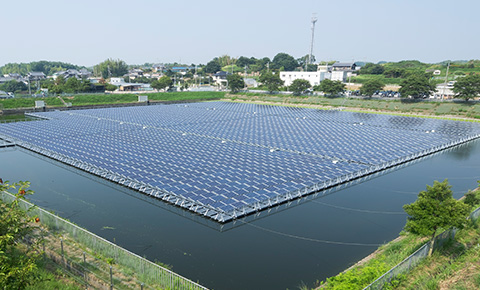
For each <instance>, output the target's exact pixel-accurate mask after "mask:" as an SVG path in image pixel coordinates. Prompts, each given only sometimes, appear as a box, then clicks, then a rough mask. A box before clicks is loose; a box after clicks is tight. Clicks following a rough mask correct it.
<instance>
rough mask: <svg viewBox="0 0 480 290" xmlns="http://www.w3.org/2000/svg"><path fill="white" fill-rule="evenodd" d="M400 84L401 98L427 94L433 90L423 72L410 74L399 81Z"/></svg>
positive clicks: (433, 87) (418, 96)
mask: <svg viewBox="0 0 480 290" xmlns="http://www.w3.org/2000/svg"><path fill="white" fill-rule="evenodd" d="M400 86H401V88H400V90H399V92H400V94H402V98H407V97H408V96H411V97H413V98H420V97H424V96H429V95H430V94H431V93H432V92H433V91H434V90H435V86H434V85H433V84H431V83H430V81H429V78H428V77H427V76H426V75H425V74H411V75H409V76H408V77H406V78H405V79H404V80H403V81H402V82H401V83H400Z"/></svg>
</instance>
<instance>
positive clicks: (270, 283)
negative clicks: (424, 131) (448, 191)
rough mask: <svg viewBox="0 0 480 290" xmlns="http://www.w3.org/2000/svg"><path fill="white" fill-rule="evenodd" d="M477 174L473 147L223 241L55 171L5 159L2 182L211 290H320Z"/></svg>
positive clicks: (16, 157) (477, 150) (128, 194)
mask: <svg viewBox="0 0 480 290" xmlns="http://www.w3.org/2000/svg"><path fill="white" fill-rule="evenodd" d="M479 172H480V142H479V141H476V142H471V143H469V144H467V145H464V146H461V147H458V148H456V149H453V150H450V151H447V152H444V153H441V154H439V155H436V156H433V157H431V158H427V159H426V160H423V161H421V162H418V163H415V164H412V165H409V166H407V167H405V168H402V169H399V170H396V171H393V172H390V173H388V174H386V175H382V176H380V177H377V178H374V179H371V180H369V181H366V182H363V183H360V184H357V185H354V186H352V187H349V188H346V189H343V190H340V191H336V192H334V193H333V194H330V195H328V196H325V197H322V198H318V199H315V200H311V201H309V202H305V203H302V204H300V205H298V206H293V207H290V208H288V209H286V210H283V211H280V212H277V213H275V214H272V215H269V216H265V217H263V218H260V219H257V220H254V221H250V222H248V223H243V224H242V223H241V222H240V223H237V226H236V227H235V228H233V229H230V230H227V231H223V232H222V231H219V230H216V229H214V228H212V227H208V226H205V225H203V224H201V223H198V222H196V221H194V220H192V219H190V218H186V217H183V216H180V215H179V214H176V213H173V212H171V211H170V210H167V209H166V208H164V207H162V206H158V205H156V202H152V200H151V199H150V198H143V196H141V194H139V193H136V192H132V191H129V190H126V189H121V190H120V189H119V187H117V186H114V185H112V184H110V183H108V182H105V181H100V180H98V179H97V178H92V177H88V175H87V174H79V173H78V171H76V170H73V169H66V168H65V167H64V166H60V165H58V164H57V163H56V162H53V161H49V160H46V159H45V158H39V157H37V156H35V155H33V154H31V153H26V152H24V151H23V150H20V149H16V150H11V149H8V150H0V177H2V178H3V180H11V181H16V180H29V181H31V182H32V189H33V190H35V192H36V193H35V195H34V196H32V197H31V199H32V200H33V202H34V203H36V204H38V205H40V206H42V207H44V208H46V209H49V210H53V211H55V212H57V213H58V214H59V215H60V216H62V217H65V218H68V219H70V220H71V221H73V222H75V223H77V224H79V225H80V226H83V227H85V228H87V229H88V230H90V231H92V232H94V233H96V234H98V235H100V236H102V237H105V238H107V239H108V240H111V241H115V242H116V243H117V244H118V245H120V246H123V247H125V248H127V249H128V250H131V251H133V252H135V253H137V254H139V255H141V256H146V257H147V258H148V259H150V260H152V261H153V260H159V261H161V262H163V263H166V264H170V265H172V266H173V270H174V271H175V272H177V273H179V274H181V275H183V276H185V277H187V278H189V279H191V280H194V281H199V282H200V283H201V284H202V285H204V286H207V287H209V288H213V289H286V288H288V289H297V288H298V286H300V285H301V284H302V283H305V284H306V285H308V286H313V284H314V282H315V281H317V280H322V279H325V278H326V277H329V276H332V275H335V274H337V273H338V272H340V271H342V270H344V269H345V268H347V267H348V266H350V265H352V264H353V263H355V262H356V261H358V260H360V259H361V258H363V257H365V256H366V255H368V254H369V253H371V252H372V251H374V250H375V249H376V246H371V245H370V246H369V245H368V244H381V243H384V242H387V241H389V240H392V239H394V238H395V237H397V235H398V233H399V232H400V231H401V229H402V227H403V225H404V224H405V219H406V216H405V215H403V214H396V213H398V212H402V205H403V204H405V203H411V202H413V201H414V200H415V199H416V194H417V193H418V192H419V191H421V190H424V189H425V186H426V184H432V183H433V181H434V180H439V181H441V180H443V179H445V178H448V179H449V181H450V184H451V185H453V188H452V189H453V191H454V196H455V197H456V198H458V197H460V196H461V195H463V194H464V193H465V192H466V191H467V190H468V189H473V188H475V187H476V184H477V183H476V180H478V179H480V175H479ZM366 211H370V212H366ZM379 212H383V213H379ZM385 212H388V213H385ZM105 227H108V228H109V229H105ZM110 228H114V229H113V230H112V229H110ZM330 242H340V243H330ZM342 243H355V244H366V245H348V244H347V245H346V244H342Z"/></svg>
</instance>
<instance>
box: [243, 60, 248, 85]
mask: <svg viewBox="0 0 480 290" xmlns="http://www.w3.org/2000/svg"><path fill="white" fill-rule="evenodd" d="M243 84H244V88H245V89H246V88H247V65H245V77H244V80H243Z"/></svg>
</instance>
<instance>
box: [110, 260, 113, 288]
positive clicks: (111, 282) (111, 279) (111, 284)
mask: <svg viewBox="0 0 480 290" xmlns="http://www.w3.org/2000/svg"><path fill="white" fill-rule="evenodd" d="M110 290H113V275H112V266H110Z"/></svg>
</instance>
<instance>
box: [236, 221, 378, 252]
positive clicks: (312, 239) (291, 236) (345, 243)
mask: <svg viewBox="0 0 480 290" xmlns="http://www.w3.org/2000/svg"><path fill="white" fill-rule="evenodd" d="M239 221H241V222H242V223H245V224H247V225H249V226H252V227H254V228H257V229H259V230H262V231H265V232H269V233H272V234H276V235H280V236H284V237H288V238H292V239H298V240H304V241H309V242H316V243H324V244H333V245H343V246H362V247H379V246H381V245H382V244H364V243H349V242H339V241H328V240H319V239H314V238H308V237H301V236H297V235H291V234H287V233H282V232H279V231H275V230H271V229H267V228H264V227H261V226H257V225H254V224H251V223H248V222H245V221H242V220H239Z"/></svg>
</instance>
